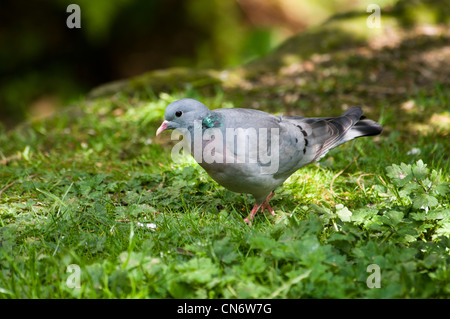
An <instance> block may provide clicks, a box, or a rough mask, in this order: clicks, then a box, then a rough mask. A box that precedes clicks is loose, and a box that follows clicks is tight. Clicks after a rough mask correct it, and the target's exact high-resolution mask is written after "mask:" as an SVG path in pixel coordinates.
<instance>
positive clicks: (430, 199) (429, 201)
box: [413, 194, 439, 209]
mask: <svg viewBox="0 0 450 319" xmlns="http://www.w3.org/2000/svg"><path fill="white" fill-rule="evenodd" d="M438 204H439V202H438V200H437V199H436V197H434V196H431V195H428V194H420V195H419V196H417V197H416V198H414V201H413V207H414V208H416V209H420V208H422V207H424V208H425V207H435V206H437V205H438Z"/></svg>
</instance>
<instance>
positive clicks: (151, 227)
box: [136, 222, 156, 231]
mask: <svg viewBox="0 0 450 319" xmlns="http://www.w3.org/2000/svg"><path fill="white" fill-rule="evenodd" d="M136 225H138V226H139V227H147V228H148V229H151V230H153V231H155V230H156V224H153V223H149V224H143V223H140V222H137V223H136Z"/></svg>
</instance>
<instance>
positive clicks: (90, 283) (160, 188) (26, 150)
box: [0, 91, 450, 298]
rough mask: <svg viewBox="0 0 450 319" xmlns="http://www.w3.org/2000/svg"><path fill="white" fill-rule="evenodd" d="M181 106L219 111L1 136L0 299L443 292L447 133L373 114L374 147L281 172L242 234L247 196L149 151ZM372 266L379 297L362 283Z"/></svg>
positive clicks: (57, 125)
mask: <svg viewBox="0 0 450 319" xmlns="http://www.w3.org/2000/svg"><path fill="white" fill-rule="evenodd" d="M440 93H441V95H439V94H437V95H436V96H434V97H433V99H432V100H431V102H430V103H431V104H433V105H434V104H435V102H436V101H435V99H440V101H441V102H442V101H443V102H444V103H445V100H444V99H447V102H448V93H445V92H443V91H441V92H440ZM446 94H447V95H446ZM186 96H191V97H195V98H199V99H201V100H203V101H204V102H205V103H207V104H213V105H215V107H223V106H226V107H229V106H233V101H230V100H227V99H226V95H224V94H223V92H217V93H216V94H214V95H212V96H209V97H207V96H201V95H200V93H198V92H196V91H187V92H179V93H176V94H172V95H168V94H161V95H159V96H154V95H149V96H137V97H136V96H134V97H129V96H116V97H114V98H105V99H102V100H95V101H91V102H81V103H80V104H81V105H80V109H75V110H68V111H67V112H65V113H62V114H58V115H57V116H55V117H53V118H50V119H46V120H41V121H39V122H34V123H32V124H31V125H30V126H24V127H22V128H20V129H17V130H16V131H14V132H10V133H8V134H6V133H5V132H2V133H1V134H0V145H2V148H1V153H0V157H1V158H2V164H0V192H1V194H0V196H1V197H0V223H1V225H0V226H1V228H0V297H1V298H72V297H77V298H448V297H449V296H450V267H449V261H450V255H449V248H448V247H450V239H449V236H450V205H449V193H450V190H449V184H448V183H449V164H448V136H446V134H444V133H442V132H441V133H439V131H438V132H437V133H436V132H435V131H432V132H428V133H424V134H420V135H419V136H411V135H410V136H409V135H408V134H405V132H406V130H405V128H404V127H402V128H399V127H395V125H396V123H397V119H398V116H397V113H396V111H395V110H389V109H387V108H386V109H384V111H383V112H382V116H381V118H380V120H381V122H382V124H383V125H384V126H385V127H386V128H387V130H386V131H385V133H384V134H383V135H382V136H380V137H377V138H365V139H360V140H357V141H354V142H351V143H347V144H346V145H343V146H341V147H340V148H338V149H335V150H333V151H332V152H330V153H329V154H328V155H327V157H326V158H324V159H323V160H322V161H321V162H320V163H318V164H314V165H310V166H307V167H305V168H303V169H301V170H300V171H298V172H297V173H295V174H294V175H293V176H292V177H291V178H290V179H289V180H288V181H287V182H286V183H285V184H284V185H283V187H281V188H280V189H279V190H278V191H277V193H276V195H275V197H274V198H273V199H272V201H271V204H272V207H274V209H275V211H276V214H277V216H276V217H272V216H270V215H268V214H266V215H265V214H262V213H259V214H258V215H257V217H256V219H255V221H254V223H253V226H252V227H248V226H247V225H246V224H244V223H243V221H242V219H243V217H245V216H246V215H247V214H248V213H249V210H250V209H251V207H252V206H253V202H252V198H250V197H249V196H246V195H242V194H235V193H231V192H229V191H227V190H225V189H224V188H222V187H220V186H219V185H217V184H216V183H215V182H213V181H212V180H211V178H210V177H209V176H208V175H207V174H206V173H205V172H204V171H203V170H202V169H201V168H200V167H199V166H198V165H197V164H195V163H194V162H193V160H192V159H189V158H187V159H186V162H185V163H182V164H176V163H173V162H172V160H171V158H170V147H169V146H167V145H166V142H164V137H163V139H159V138H158V139H155V130H156V128H157V125H158V124H159V122H160V121H161V119H162V115H163V111H164V108H165V106H166V105H167V104H168V103H169V102H170V101H172V100H175V99H178V98H181V97H186ZM411 98H412V99H417V100H420V105H425V106H426V101H427V98H426V96H424V95H423V94H422V93H421V92H418V93H417V94H414V95H412V96H411ZM424 103H425V104H424ZM280 111H281V110H280ZM339 112H340V111H336V115H337V114H338V113H339ZM327 115H328V114H327ZM408 116H410V118H414V116H415V115H414V114H408ZM392 127H394V129H391V128H392ZM166 138H167V137H166ZM414 148H417V149H420V154H416V153H414V152H413V153H409V154H408V152H410V151H411V150H412V149H414ZM401 163H405V164H401ZM371 264H376V265H378V266H379V267H380V271H381V281H380V284H381V288H372V289H371V288H368V286H367V280H368V277H369V276H370V275H371V272H368V270H367V267H368V266H369V265H371ZM71 265H72V266H71ZM73 265H75V268H73V267H74V266H73ZM78 267H79V268H78ZM74 269H75V272H74ZM77 269H79V274H80V277H79V284H80V286H79V288H76V287H75V288H74V287H73V285H72V284H73V283H76V282H77V281H76V279H74V278H75V277H73V276H72V275H74V274H76V270H77Z"/></svg>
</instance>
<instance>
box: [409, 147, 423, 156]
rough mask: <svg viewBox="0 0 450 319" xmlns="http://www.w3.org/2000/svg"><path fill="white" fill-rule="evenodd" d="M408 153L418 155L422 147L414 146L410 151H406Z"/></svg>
mask: <svg viewBox="0 0 450 319" xmlns="http://www.w3.org/2000/svg"><path fill="white" fill-rule="evenodd" d="M406 154H407V155H418V154H420V148H417V147H413V148H412V149H411V150H410V151H409V152H408V153H406Z"/></svg>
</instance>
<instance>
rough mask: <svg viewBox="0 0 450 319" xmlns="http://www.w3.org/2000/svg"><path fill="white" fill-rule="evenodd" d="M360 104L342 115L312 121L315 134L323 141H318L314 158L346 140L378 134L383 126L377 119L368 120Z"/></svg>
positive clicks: (321, 155) (319, 156) (316, 158)
mask: <svg viewBox="0 0 450 319" xmlns="http://www.w3.org/2000/svg"><path fill="white" fill-rule="evenodd" d="M364 118H365V117H364V116H363V115H362V110H361V108H360V107H358V106H354V107H352V108H350V109H348V110H347V111H346V112H345V113H344V114H342V116H340V117H336V118H327V119H322V120H319V121H317V122H315V123H312V124H311V126H312V132H313V136H314V137H316V138H317V140H322V141H323V143H318V145H319V147H318V149H317V150H316V156H315V157H314V160H318V159H320V158H321V157H323V156H324V155H325V154H326V153H327V152H328V151H329V150H330V149H332V148H334V147H336V146H338V145H341V144H343V143H345V142H348V141H350V140H353V139H355V138H358V137H363V136H373V135H378V134H380V133H381V132H382V130H383V127H382V126H381V125H380V124H378V123H377V122H375V121H372V120H366V119H364Z"/></svg>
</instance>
